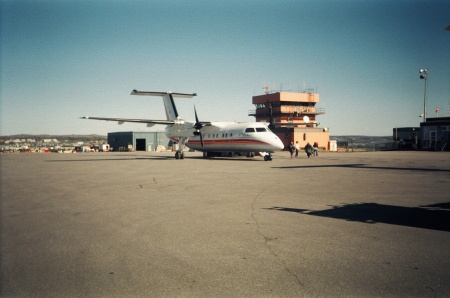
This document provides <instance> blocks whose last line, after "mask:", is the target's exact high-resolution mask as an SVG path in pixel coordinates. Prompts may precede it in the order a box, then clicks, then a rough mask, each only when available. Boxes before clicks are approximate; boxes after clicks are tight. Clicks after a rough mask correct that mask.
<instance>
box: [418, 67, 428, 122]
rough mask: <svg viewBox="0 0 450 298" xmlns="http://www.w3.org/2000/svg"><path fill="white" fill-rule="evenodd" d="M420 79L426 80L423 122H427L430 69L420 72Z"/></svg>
mask: <svg viewBox="0 0 450 298" xmlns="http://www.w3.org/2000/svg"><path fill="white" fill-rule="evenodd" d="M419 73H420V78H421V79H422V80H425V92H424V94H423V122H426V121H427V87H428V68H421V69H420V70H419Z"/></svg>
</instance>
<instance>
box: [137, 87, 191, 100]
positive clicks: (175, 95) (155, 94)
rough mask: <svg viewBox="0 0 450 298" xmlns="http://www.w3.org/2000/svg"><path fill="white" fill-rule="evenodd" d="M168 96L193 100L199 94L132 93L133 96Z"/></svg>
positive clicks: (168, 92)
mask: <svg viewBox="0 0 450 298" xmlns="http://www.w3.org/2000/svg"><path fill="white" fill-rule="evenodd" d="M167 94H171V95H172V96H173V97H185V98H191V97H193V96H197V93H192V94H188V93H174V92H171V91H167V92H152V91H138V90H136V89H134V90H133V91H131V95H143V96H164V95H167Z"/></svg>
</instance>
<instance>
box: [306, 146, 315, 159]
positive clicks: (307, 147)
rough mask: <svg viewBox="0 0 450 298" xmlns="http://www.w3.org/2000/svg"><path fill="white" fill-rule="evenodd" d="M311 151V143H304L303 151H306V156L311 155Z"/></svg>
mask: <svg viewBox="0 0 450 298" xmlns="http://www.w3.org/2000/svg"><path fill="white" fill-rule="evenodd" d="M312 151H313V147H312V146H311V144H310V143H308V144H306V146H305V152H306V155H307V156H308V158H309V157H310V156H311V154H312Z"/></svg>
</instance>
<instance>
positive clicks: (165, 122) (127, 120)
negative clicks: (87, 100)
mask: <svg viewBox="0 0 450 298" xmlns="http://www.w3.org/2000/svg"><path fill="white" fill-rule="evenodd" d="M81 119H90V120H105V121H116V122H118V123H119V124H123V123H124V122H132V123H147V124H163V125H172V124H175V123H176V122H175V121H173V120H148V119H127V118H104V117H81Z"/></svg>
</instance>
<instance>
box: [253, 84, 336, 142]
mask: <svg viewBox="0 0 450 298" xmlns="http://www.w3.org/2000/svg"><path fill="white" fill-rule="evenodd" d="M318 102H319V94H316V93H296V92H274V93H266V94H263V95H256V96H253V98H252V103H253V104H254V105H255V107H256V110H253V111H250V112H249V116H254V117H255V118H256V121H257V122H267V123H271V124H272V125H271V130H272V131H273V132H274V133H275V134H276V135H277V136H278V137H279V138H280V139H281V140H282V141H283V144H284V146H285V147H287V146H288V145H289V143H290V142H293V143H294V144H295V143H296V142H297V141H298V143H299V144H300V147H301V148H304V147H305V146H306V144H307V143H310V144H311V145H313V144H314V143H315V142H317V143H318V145H319V148H321V149H322V150H329V142H330V133H329V131H328V129H327V128H319V127H318V125H319V123H318V122H317V115H322V114H325V110H324V109H323V108H317V107H316V104H317V103H318Z"/></svg>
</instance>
